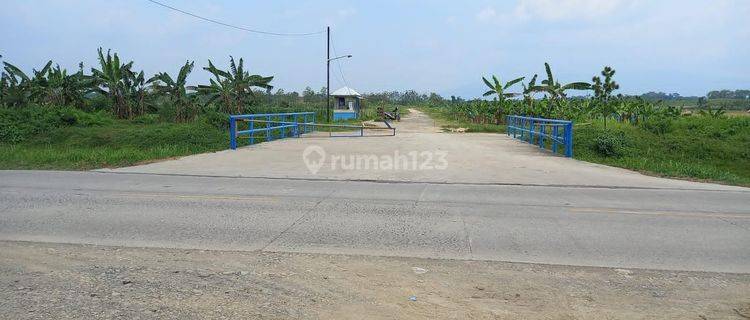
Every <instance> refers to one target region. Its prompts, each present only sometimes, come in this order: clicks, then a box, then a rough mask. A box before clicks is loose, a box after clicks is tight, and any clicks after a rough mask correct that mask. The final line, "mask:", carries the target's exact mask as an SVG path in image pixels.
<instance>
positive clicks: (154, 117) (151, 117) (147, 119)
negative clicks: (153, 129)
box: [133, 113, 159, 124]
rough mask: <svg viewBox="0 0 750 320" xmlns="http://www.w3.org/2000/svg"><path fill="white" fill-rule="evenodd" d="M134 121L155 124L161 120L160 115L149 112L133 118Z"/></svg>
mask: <svg viewBox="0 0 750 320" xmlns="http://www.w3.org/2000/svg"><path fill="white" fill-rule="evenodd" d="M133 122H134V123H139V124H154V123H157V122H159V115H158V114H153V113H147V114H144V115H140V116H137V117H135V119H133Z"/></svg>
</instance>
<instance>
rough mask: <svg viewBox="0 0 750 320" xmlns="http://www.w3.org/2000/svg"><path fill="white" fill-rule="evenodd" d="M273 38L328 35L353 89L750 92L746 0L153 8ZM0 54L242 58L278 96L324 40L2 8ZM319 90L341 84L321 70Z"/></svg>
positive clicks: (160, 16) (39, 5)
mask: <svg viewBox="0 0 750 320" xmlns="http://www.w3.org/2000/svg"><path fill="white" fill-rule="evenodd" d="M159 1H162V2H165V3H167V4H169V5H172V6H175V7H178V8H181V9H184V10H187V11H191V12H194V13H197V14H200V15H203V16H206V17H210V18H214V19H217V20H221V21H224V22H227V23H231V24H236V25H239V26H243V27H248V28H254V29H260V30H268V31H274V32H313V31H319V30H323V29H324V28H325V26H326V25H330V26H331V28H332V38H333V43H334V45H335V48H336V49H337V53H339V54H352V55H354V57H353V58H352V59H345V60H343V61H341V67H342V69H343V71H344V75H345V77H346V80H347V82H348V83H349V84H350V86H351V87H353V88H355V89H357V90H359V91H362V92H372V91H381V90H405V89H415V90H418V91H421V92H426V91H435V92H438V93H440V94H442V95H444V96H449V95H461V96H464V97H475V96H479V95H481V94H482V92H484V88H483V84H482V82H481V76H482V75H490V74H496V75H498V76H500V77H501V78H502V79H509V78H511V77H519V76H531V75H533V74H534V73H539V74H540V76H542V74H543V73H544V67H543V63H544V62H545V61H548V62H550V64H551V65H552V69H553V71H554V73H555V74H556V75H557V77H558V78H559V79H561V80H562V81H563V82H568V81H581V80H583V81H589V80H591V77H592V76H593V75H594V74H596V73H598V72H599V71H600V70H601V69H602V67H603V66H604V65H610V66H613V67H614V68H615V69H616V70H617V75H616V80H617V81H618V82H620V84H621V88H622V92H623V93H641V92H646V91H652V90H653V91H664V92H679V93H681V94H683V95H703V94H705V93H706V92H707V91H708V90H711V89H719V88H727V89H738V88H744V89H748V88H750V59H749V57H750V18H748V17H750V0H704V1H699V0H658V1H657V0H629V1H628V0H516V1H471V0H469V1H455V0H454V1H426V0H425V1H407V0H403V1H291V0H290V1H240V0H221V1H219V0H202V1H186V0H159ZM0 30H1V31H0V54H1V55H3V58H2V59H3V60H4V61H9V62H11V63H14V64H16V65H18V66H19V67H21V68H23V69H24V70H28V71H30V70H31V68H32V67H36V68H39V67H40V66H41V65H42V64H43V63H44V62H46V61H47V60H49V59H52V60H54V61H55V62H56V63H59V64H60V65H61V66H64V67H67V68H69V69H76V68H77V64H78V62H80V61H83V62H84V63H85V64H86V69H87V70H88V69H89V68H90V67H91V66H92V65H93V64H94V63H96V48H97V47H100V46H101V47H104V48H105V49H106V48H111V49H112V50H114V51H116V52H118V53H119V54H120V56H121V58H122V59H127V60H133V61H135V66H136V68H142V69H144V70H145V71H146V73H147V74H152V73H154V72H157V71H168V72H170V73H174V72H176V71H177V70H178V69H179V67H180V65H181V64H183V63H184V62H185V60H187V59H189V60H195V61H196V69H195V70H194V72H193V74H192V75H191V77H190V82H191V83H198V82H203V81H205V80H206V79H208V77H209V74H208V73H207V72H206V71H204V70H202V69H201V68H199V66H200V67H202V66H205V65H207V60H208V59H212V60H213V61H214V62H215V64H217V65H218V66H220V67H226V66H227V64H228V59H229V55H233V56H235V57H236V58H239V57H243V58H245V60H246V65H247V66H248V67H249V68H250V70H251V71H253V72H255V73H259V74H263V75H274V76H276V79H275V80H274V83H273V84H274V85H275V86H276V87H277V88H279V87H280V88H284V89H285V90H286V91H292V90H296V91H301V90H302V89H303V88H304V87H305V86H311V87H313V88H315V89H316V90H317V89H319V88H320V87H321V86H324V85H325V37H324V35H322V34H321V35H315V36H308V37H275V36H268V35H259V34H251V33H247V32H243V31H238V30H233V29H228V28H226V27H223V26H218V25H214V24H210V23H207V22H204V21H201V20H197V19H195V18H192V17H189V16H184V15H182V14H179V13H176V12H172V11H169V10H167V9H165V8H163V7H159V6H157V5H155V4H152V3H150V2H148V1H146V0H127V1H125V0H67V1H65V0H58V1H53V0H3V1H2V2H1V3H0ZM331 71H332V76H331V87H332V88H333V89H335V88H337V87H339V86H341V85H342V84H343V80H342V79H341V76H340V75H339V71H338V65H337V64H333V65H332V70H331Z"/></svg>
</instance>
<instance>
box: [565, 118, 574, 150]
mask: <svg viewBox="0 0 750 320" xmlns="http://www.w3.org/2000/svg"><path fill="white" fill-rule="evenodd" d="M565 156H566V157H568V158H572V157H573V121H570V122H568V123H567V124H566V125H565Z"/></svg>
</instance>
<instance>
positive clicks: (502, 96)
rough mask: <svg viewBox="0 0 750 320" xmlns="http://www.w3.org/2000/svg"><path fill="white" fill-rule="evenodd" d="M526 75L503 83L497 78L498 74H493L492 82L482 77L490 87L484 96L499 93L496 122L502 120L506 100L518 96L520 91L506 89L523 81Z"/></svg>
mask: <svg viewBox="0 0 750 320" xmlns="http://www.w3.org/2000/svg"><path fill="white" fill-rule="evenodd" d="M523 79H524V77H520V78H517V79H513V80H511V81H508V82H507V83H505V84H503V83H502V82H501V81H500V80H498V79H497V77H496V76H494V75H493V76H492V82H490V81H489V80H487V78H485V77H482V81H484V84H486V85H487V87H489V88H490V90H488V91H487V92H485V93H484V95H483V96H485V97H488V96H491V95H497V104H498V107H497V111H496V113H495V119H496V122H497V123H499V122H500V120H501V116H502V114H503V113H504V112H505V105H506V100H507V99H509V98H513V97H515V96H518V95H519V94H518V93H512V92H505V90H507V89H509V88H510V87H511V86H513V85H514V84H516V83H519V82H521V81H523Z"/></svg>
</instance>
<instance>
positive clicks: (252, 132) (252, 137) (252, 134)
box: [247, 118, 255, 144]
mask: <svg viewBox="0 0 750 320" xmlns="http://www.w3.org/2000/svg"><path fill="white" fill-rule="evenodd" d="M247 120H249V121H248V122H250V144H254V143H255V136H254V134H255V132H254V131H253V129H254V128H255V122H254V121H253V119H252V118H251V119H247Z"/></svg>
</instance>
